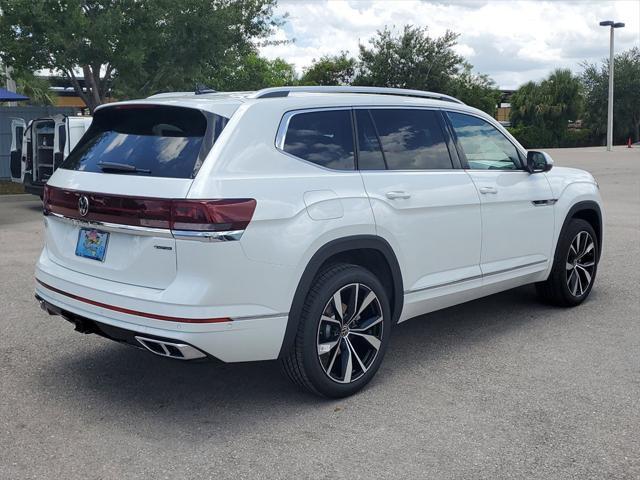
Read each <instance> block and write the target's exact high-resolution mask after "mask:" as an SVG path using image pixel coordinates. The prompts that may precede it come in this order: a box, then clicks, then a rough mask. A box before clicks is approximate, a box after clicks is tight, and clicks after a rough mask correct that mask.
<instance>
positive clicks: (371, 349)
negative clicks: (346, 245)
mask: <svg viewBox="0 0 640 480" xmlns="http://www.w3.org/2000/svg"><path fill="white" fill-rule="evenodd" d="M356 285H357V287H356ZM337 292H341V293H340V294H338V295H339V296H340V298H341V299H342V301H341V302H340V303H341V304H342V306H343V309H342V310H343V312H342V313H341V314H340V315H338V313H337V311H336V312H335V314H334V315H333V318H334V319H336V318H337V319H338V320H341V319H340V318H339V317H342V316H344V317H345V319H344V321H342V320H341V321H340V322H336V321H335V320H333V321H332V319H331V318H329V319H328V320H329V321H327V315H326V314H327V312H328V311H330V310H327V309H331V308H333V305H335V304H336V302H335V301H334V294H336V293H337ZM353 292H356V293H355V294H354V293H353ZM370 292H372V293H373V294H374V296H375V297H376V298H375V299H374V300H373V301H371V303H369V304H367V305H368V306H367V307H365V310H364V311H363V313H362V314H361V315H357V316H354V320H353V322H351V323H349V318H351V312H355V313H357V311H358V310H359V308H358V303H357V302H358V301H360V302H363V300H364V299H365V298H371V297H369V293H370ZM341 295H344V297H345V298H347V299H348V301H347V300H345V299H343V298H342V296H341ZM354 298H355V300H354ZM352 300H353V303H352ZM343 301H347V304H346V305H345V304H344V303H343ZM332 302H333V303H332ZM363 303H364V302H363ZM389 305H390V304H389V295H388V294H387V292H386V291H385V289H384V287H383V286H382V283H381V282H380V281H379V280H378V278H377V277H376V276H375V275H374V274H373V273H371V272H370V271H369V270H367V269H365V268H362V267H360V266H357V265H350V264H344V263H340V264H335V265H332V266H329V267H327V268H326V269H324V270H323V271H321V272H320V273H319V274H318V275H317V277H316V278H315V280H314V283H313V285H312V286H311V289H310V291H309V293H308V294H307V298H306V300H305V303H304V307H303V309H302V315H301V318H300V322H299V325H298V331H297V334H296V337H295V340H294V344H293V346H292V347H291V349H290V351H289V353H288V354H287V355H286V356H285V357H283V358H282V360H281V363H282V366H283V369H284V371H285V373H286V374H287V376H288V377H289V378H290V379H291V380H292V381H293V382H294V383H295V384H296V385H298V386H300V387H302V388H303V389H306V390H308V391H310V392H312V393H315V394H317V395H321V396H325V397H330V398H340V397H346V396H349V395H352V394H354V393H355V392H357V391H358V390H360V389H361V388H363V387H364V386H365V385H366V384H367V383H368V382H369V381H370V380H371V379H372V378H373V376H374V375H375V373H376V371H377V370H378V368H379V367H380V363H381V362H382V359H383V358H384V354H385V351H386V349H387V345H388V343H389V337H390V334H391V308H390V306H389ZM378 310H380V313H381V316H382V320H381V321H380V320H378V321H375V322H374V321H373V319H374V317H376V316H377V315H378V314H377V313H376V312H378ZM323 315H324V317H323ZM361 316H362V317H369V318H360V317H361ZM334 322H335V324H334ZM345 324H346V330H345ZM369 324H373V325H374V326H372V327H368V328H367V325H369ZM349 327H351V329H352V330H353V331H350V329H349ZM360 327H363V328H366V330H362V328H360ZM334 328H337V329H338V334H337V335H336V332H335V331H333V334H332V335H333V336H331V335H329V333H330V331H332V329H334ZM357 331H361V332H364V333H366V334H367V337H369V338H371V336H372V335H374V336H375V337H376V338H378V335H379V342H380V343H379V348H378V349H377V350H376V345H378V343H377V342H374V343H373V344H371V343H370V342H368V341H366V340H363V337H362V335H361V334H359V333H356V332H357ZM325 333H326V335H328V336H327V337H326V338H329V339H334V340H332V341H331V342H327V343H323V344H322V345H323V346H324V345H329V343H334V341H335V342H336V343H335V346H334V347H332V350H328V351H326V353H323V354H322V356H321V354H320V353H319V351H320V349H321V345H320V342H321V338H324V337H323V336H324V335H325ZM335 339H337V340H335ZM349 339H350V340H349ZM356 345H358V348H355V346H356ZM343 346H344V348H342V347H343ZM325 348H326V347H325ZM363 349H364V350H363ZM358 350H360V354H361V355H362V352H363V351H364V355H362V360H360V356H358V352H357V351H358ZM352 352H353V354H352ZM343 355H344V357H345V358H347V359H352V360H353V359H356V356H357V359H356V360H358V361H360V362H363V363H360V364H357V362H356V361H353V363H352V364H349V363H343V362H342V361H340V360H342V358H343ZM338 358H339V359H340V360H339V361H340V363H336V362H335V361H336V359H338ZM332 359H333V361H331V360H332ZM346 362H348V360H347V361H346ZM367 362H370V363H367ZM348 365H352V367H353V368H352V369H351V373H349V374H347V373H344V375H343V376H342V378H341V379H340V378H336V379H334V378H333V377H332V375H333V376H334V377H339V375H338V374H337V373H336V372H337V371H341V372H346V370H347V366H348ZM353 365H356V366H355V367H354V366H353ZM332 366H333V368H332ZM360 366H362V367H366V369H365V368H360ZM327 370H328V371H329V372H327ZM347 375H348V377H347ZM347 378H348V380H347ZM351 378H353V380H351ZM345 380H346V383H340V382H341V381H343V382H344V381H345Z"/></svg>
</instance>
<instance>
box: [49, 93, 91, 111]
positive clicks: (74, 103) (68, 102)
mask: <svg viewBox="0 0 640 480" xmlns="http://www.w3.org/2000/svg"><path fill="white" fill-rule="evenodd" d="M56 107H78V108H86V107H87V106H86V105H85V104H84V102H83V101H82V99H81V98H80V97H63V96H60V95H58V96H57V97H56Z"/></svg>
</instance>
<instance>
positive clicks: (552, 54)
mask: <svg viewBox="0 0 640 480" xmlns="http://www.w3.org/2000/svg"><path fill="white" fill-rule="evenodd" d="M275 13H276V15H279V16H284V15H285V14H288V17H287V18H286V23H285V24H284V25H283V26H282V27H278V28H277V29H276V31H275V32H274V34H273V36H272V39H273V40H289V41H292V42H290V43H289V44H286V45H267V46H263V47H261V53H262V54H263V55H264V56H266V57H267V58H270V59H273V58H276V57H281V58H283V59H285V60H286V61H287V62H289V63H293V64H294V65H295V67H296V70H297V71H298V73H301V72H302V71H303V69H304V67H306V66H308V65H310V64H311V63H312V61H313V59H314V58H319V57H320V56H322V55H332V54H337V53H339V52H340V51H341V50H346V51H348V52H349V53H351V54H352V55H354V56H357V53H358V45H359V44H360V43H362V44H367V43H368V40H369V39H370V38H371V37H372V36H373V35H375V33H376V31H377V30H381V29H383V28H384V27H385V26H388V27H389V28H392V29H395V31H400V30H401V29H402V27H403V26H404V25H405V24H411V25H416V26H420V27H427V28H428V30H429V34H430V35H431V36H440V35H442V34H443V33H444V32H445V31H446V30H447V29H449V30H452V31H454V32H457V33H459V34H460V37H459V39H458V45H457V46H456V47H455V49H456V51H457V52H458V53H459V54H461V55H463V56H464V57H465V58H466V59H467V61H469V62H470V63H471V64H472V65H473V66H474V69H475V71H477V72H479V73H486V74H488V75H489V76H491V78H493V79H494V80H495V81H496V83H497V84H498V86H499V87H500V88H505V89H510V88H517V87H518V86H520V85H522V84H523V83H525V82H527V81H529V80H540V79H542V78H544V77H545V76H546V75H547V74H548V73H549V72H551V71H552V70H554V69H555V68H559V67H568V68H571V69H572V70H574V71H575V72H580V71H581V70H582V68H581V66H580V64H581V63H582V62H584V61H585V60H586V61H589V62H597V61H600V60H601V59H602V58H603V57H607V56H608V55H609V29H608V28H604V27H600V26H599V25H598V23H599V22H600V21H601V20H614V21H618V22H624V23H625V24H626V27H625V28H621V29H616V31H615V50H616V52H621V51H623V50H626V49H629V48H631V47H633V46H640V0H617V1H607V0H600V1H590V0H574V1H564V0H556V1H516V0H512V1H509V0H497V1H496V0H493V1H491V0H459V1H451V0H439V1H438V0H436V1H420V0H371V1H364V0H358V1H342V0H297V1H294V0H279V2H278V6H277V8H276V11H275Z"/></svg>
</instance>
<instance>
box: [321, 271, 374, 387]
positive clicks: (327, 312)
mask: <svg viewBox="0 0 640 480" xmlns="http://www.w3.org/2000/svg"><path fill="white" fill-rule="evenodd" d="M382 320H383V316H382V307H381V305H380V301H379V299H378V297H377V296H376V294H375V293H374V292H373V290H371V288H369V287H367V286H366V285H364V284H362V283H351V284H349V285H345V286H344V287H342V288H340V289H339V290H338V291H337V292H335V293H334V294H333V296H332V297H331V299H329V301H328V302H327V304H326V305H325V308H324V310H323V312H322V317H321V318H320V323H319V325H318V335H317V353H318V359H319V361H320V365H321V366H322V369H323V370H324V372H325V373H326V374H327V376H328V377H329V378H330V379H331V380H333V381H335V382H338V383H351V382H354V381H356V380H358V379H359V378H361V377H362V376H363V375H364V374H365V373H366V372H367V370H369V368H371V365H373V362H374V361H375V359H376V357H377V355H378V351H379V350H380V346H381V344H382V335H383V321H382Z"/></svg>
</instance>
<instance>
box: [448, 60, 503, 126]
mask: <svg viewBox="0 0 640 480" xmlns="http://www.w3.org/2000/svg"><path fill="white" fill-rule="evenodd" d="M444 93H447V94H449V95H452V96H454V97H456V98H458V99H460V100H462V101H463V102H464V103H466V104H467V105H470V106H472V107H475V108H478V109H480V110H482V111H484V112H486V113H488V114H489V115H491V116H494V115H495V113H496V109H497V107H498V102H500V96H501V94H500V90H498V87H497V86H496V83H495V82H494V81H493V80H492V79H491V78H489V76H488V75H484V74H478V73H473V71H472V69H471V65H469V64H465V65H464V67H463V70H462V71H461V72H460V73H459V74H458V75H456V76H454V77H453V78H452V79H451V82H450V84H449V85H448V86H447V87H446V88H445V91H444Z"/></svg>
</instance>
